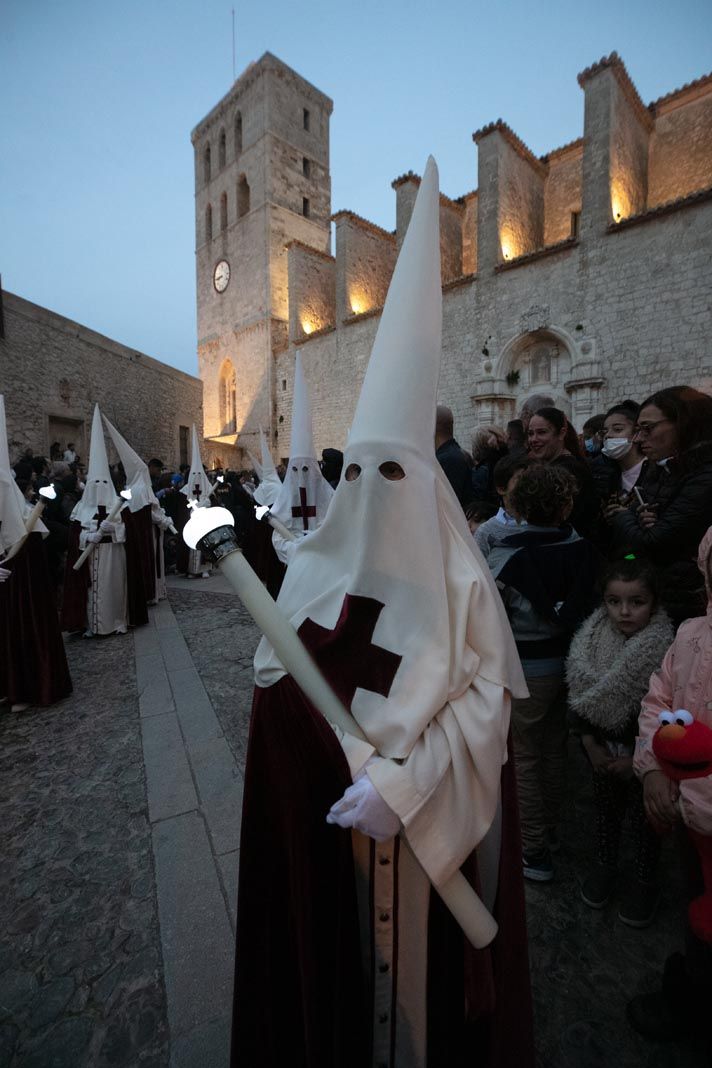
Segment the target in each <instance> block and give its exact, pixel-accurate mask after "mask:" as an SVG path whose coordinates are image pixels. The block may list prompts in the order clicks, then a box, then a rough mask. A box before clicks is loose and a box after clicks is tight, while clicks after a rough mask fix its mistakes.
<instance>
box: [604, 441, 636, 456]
mask: <svg viewBox="0 0 712 1068" xmlns="http://www.w3.org/2000/svg"><path fill="white" fill-rule="evenodd" d="M632 447H633V442H632V441H628V438H607V439H606V441H604V442H603V455H604V456H607V457H608V459H609V460H621V459H622V458H623V457H624V456H626V455H627V454H628V453H629V452H630V450H631V448H632Z"/></svg>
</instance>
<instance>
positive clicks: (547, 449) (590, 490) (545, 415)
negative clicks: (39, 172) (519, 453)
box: [527, 408, 599, 540]
mask: <svg viewBox="0 0 712 1068" xmlns="http://www.w3.org/2000/svg"><path fill="white" fill-rule="evenodd" d="M527 448H528V454H529V457H530V459H532V460H537V461H538V462H539V463H545V464H556V465H557V466H558V467H563V468H564V469H565V470H566V471H568V472H569V474H571V475H573V477H574V479H575V481H576V497H575V500H574V507H573V511H572V513H571V516H570V519H569V522H570V523H571V525H572V527H573V528H574V530H575V531H576V533H577V534H579V535H580V536H581V537H582V538H591V539H593V540H595V537H596V527H597V520H598V512H599V505H598V497H597V495H596V490H595V487H594V483H593V478H592V476H591V472H590V470H589V468H588V465H587V464H586V461H585V459H584V456H583V451H582V449H581V445H580V444H579V440H578V437H577V436H576V431H575V430H574V428H573V427H572V426H571V423H570V422H569V421H568V419H567V418H566V416H565V415H564V413H563V412H562V411H560V410H559V409H558V408H540V409H539V410H538V412H536V414H535V415H533V416H532V418H531V420H530V421H529V427H528V430H527Z"/></svg>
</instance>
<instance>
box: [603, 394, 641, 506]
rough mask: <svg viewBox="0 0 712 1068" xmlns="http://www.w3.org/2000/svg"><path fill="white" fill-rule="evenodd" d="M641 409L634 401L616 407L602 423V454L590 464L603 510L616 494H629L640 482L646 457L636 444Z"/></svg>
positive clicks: (609, 411) (608, 412) (621, 403)
mask: <svg viewBox="0 0 712 1068" xmlns="http://www.w3.org/2000/svg"><path fill="white" fill-rule="evenodd" d="M639 410H640V407H639V405H638V404H636V403H635V401H633V400H624V401H621V402H620V404H614V405H613V407H612V408H609V409H608V411H607V412H606V415H605V418H604V421H603V445H602V448H601V452H600V453H599V455H598V456H596V457H595V459H594V460H593V461H592V463H591V474H592V475H593V478H594V482H595V483H596V490H597V492H598V495H599V497H600V498H601V500H602V502H603V506H604V508H605V507H606V505H607V504H608V503H609V501H610V498H611V497H612V496H614V495H615V498H616V503H618V499H617V498H618V495H627V494H628V493H630V491H631V490H632V489H633V486H634V485H635V483H636V482H637V481H638V477H639V475H640V471H641V468H642V466H643V454H642V453H641V451H640V449H639V448H638V445H637V444H636V443H635V442H634V441H633V434H634V432H635V424H636V420H637V418H638V412H639Z"/></svg>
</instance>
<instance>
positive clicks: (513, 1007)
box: [428, 738, 535, 1068]
mask: <svg viewBox="0 0 712 1068" xmlns="http://www.w3.org/2000/svg"><path fill="white" fill-rule="evenodd" d="M509 753H510V759H509V761H508V762H507V763H506V764H505V765H504V766H503V768H502V845H501V852H500V863H499V886H498V893H497V900H496V902H495V909H494V916H495V919H496V920H497V923H498V924H499V931H498V933H497V936H496V937H495V939H494V941H493V942H492V944H491V946H488V947H487V948H486V949H482V950H476V949H474V948H473V947H472V946H471V945H470V943H469V942H467V941H466V939H465V938H464V937H463V935H462V932H461V931H460V929H459V927H458V926H457V924H456V923H455V921H454V920H453V918H452V916H451V915H450V913H449V912H448V911H447V909H446V908H445V906H444V905H443V903H442V901H441V900H440V898H439V897H438V896H437V894H435V893H432V894H431V896H430V918H429V928H428V1068H471V1066H472V1065H477V1066H478V1068H480V1066H481V1068H511V1066H512V1065H516V1068H533V1066H534V1063H535V1054H534V1023H533V1011H532V999H531V984H530V979H529V951H528V942H527V928H526V912H525V901H524V878H523V875H522V845H521V837H520V831H519V810H518V804H517V787H516V779H515V774H514V760H513V758H512V756H511V753H512V746H511V738H510V740H509ZM462 871H463V873H464V874H465V876H466V877H467V878H468V880H469V881H470V883H471V884H472V885H473V886H474V887H475V888H477V887H478V876H477V861H476V854H474V853H473V854H472V856H471V857H469V858H468V860H467V861H466V863H465V864H464V865H463V867H462ZM463 992H464V996H463Z"/></svg>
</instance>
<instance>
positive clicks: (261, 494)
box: [253, 427, 282, 508]
mask: <svg viewBox="0 0 712 1068" xmlns="http://www.w3.org/2000/svg"><path fill="white" fill-rule="evenodd" d="M260 442H261V445H262V463H261V464H260V465H259V470H258V469H257V467H256V468H255V470H256V471H257V475H258V477H259V479H260V484H259V486H258V487H257V489H256V490H255V492H254V494H253V497H254V501H255V504H260V505H266V507H267V508H271V507H272V505H273V504H274V503H275V501H276V500H277V497H278V496H279V494H280V491H281V489H282V481H281V479H280V477H279V475H278V474H277V468H276V467H275V466H274V460H273V459H272V453H271V452H270V448H269V445H268V444H267V437H266V435H265V432H264V430H262V428H261V427H260ZM254 462H255V461H253V463H254Z"/></svg>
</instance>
